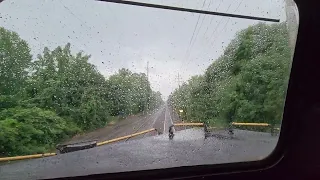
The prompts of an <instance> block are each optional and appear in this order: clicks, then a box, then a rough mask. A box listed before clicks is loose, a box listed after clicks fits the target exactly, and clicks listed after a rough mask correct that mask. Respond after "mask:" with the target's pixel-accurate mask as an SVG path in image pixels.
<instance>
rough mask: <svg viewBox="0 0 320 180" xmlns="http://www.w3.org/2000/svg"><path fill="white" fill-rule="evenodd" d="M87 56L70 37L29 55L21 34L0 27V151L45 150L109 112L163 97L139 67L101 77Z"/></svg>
mask: <svg viewBox="0 0 320 180" xmlns="http://www.w3.org/2000/svg"><path fill="white" fill-rule="evenodd" d="M89 59H90V55H86V54H85V53H84V52H78V53H76V54H73V53H72V52H71V44H70V43H68V44H66V45H65V46H58V47H57V48H55V49H53V50H50V49H49V48H47V47H45V48H44V50H43V53H41V54H39V55H38V56H37V57H35V58H34V57H33V56H32V55H31V49H30V47H29V45H28V43H27V42H26V41H25V40H23V39H21V38H20V37H19V35H18V34H17V33H15V32H12V31H9V30H6V29H4V28H2V27H0V64H1V65H0V156H14V155H25V154H33V153H43V152H47V151H49V150H52V149H53V148H54V146H55V145H56V144H57V143H59V142H61V141H63V140H65V139H66V138H68V137H71V136H73V135H75V134H77V133H80V132H83V131H88V130H94V129H96V128H99V127H103V126H105V125H106V124H107V123H108V122H109V121H110V120H111V119H112V118H111V117H112V116H121V117H126V116H128V115H131V114H137V113H140V112H147V111H151V110H153V109H155V108H157V107H159V106H160V105H161V104H162V103H163V101H162V99H161V94H160V92H154V91H152V89H151V87H150V82H149V81H148V78H147V77H146V75H145V74H144V73H134V72H131V71H130V70H128V69H120V70H119V71H118V72H117V73H115V74H113V75H112V76H110V77H109V78H108V79H106V78H105V77H104V76H103V75H102V74H101V73H100V72H99V71H98V70H97V68H96V67H95V66H94V65H92V64H90V63H89Z"/></svg>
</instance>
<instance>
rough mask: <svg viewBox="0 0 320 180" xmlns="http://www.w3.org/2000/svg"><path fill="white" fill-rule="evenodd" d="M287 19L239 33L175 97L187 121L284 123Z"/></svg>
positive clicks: (288, 53) (175, 93) (288, 58)
mask: <svg viewBox="0 0 320 180" xmlns="http://www.w3.org/2000/svg"><path fill="white" fill-rule="evenodd" d="M288 39H289V37H288V33H287V27H286V24H285V23H281V24H272V25H267V24H263V23H259V24H257V25H254V26H250V27H248V28H246V29H244V30H242V31H240V32H238V33H237V35H236V37H235V38H234V39H233V40H232V41H231V42H230V44H229V45H228V46H227V47H226V48H225V50H224V53H223V54H222V55H221V56H220V57H219V58H218V59H216V60H215V61H214V62H213V63H212V64H211V65H210V66H209V67H208V68H207V69H206V71H205V73H204V74H203V75H197V76H193V77H191V78H190V79H189V80H188V81H187V82H186V83H184V84H183V85H182V86H181V87H180V88H177V89H176V90H175V91H174V92H173V93H172V94H171V95H170V97H169V102H170V103H171V104H172V105H173V107H174V108H175V109H176V110H178V109H183V110H184V111H183V113H182V114H180V115H181V118H182V119H183V120H186V121H194V122H197V121H199V122H206V123H208V124H210V125H212V126H221V127H225V126H227V125H228V124H229V123H230V122H255V123H269V124H271V125H272V126H275V125H278V124H280V122H281V119H282V112H283V107H284V101H285V95H286V88H287V83H288V79H289V72H290V64H291V55H290V52H291V49H290V48H289V44H288Z"/></svg>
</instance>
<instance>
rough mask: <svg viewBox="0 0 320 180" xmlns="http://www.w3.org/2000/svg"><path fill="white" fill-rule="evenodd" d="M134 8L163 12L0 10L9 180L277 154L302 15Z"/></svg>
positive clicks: (257, 5)
mask: <svg viewBox="0 0 320 180" xmlns="http://www.w3.org/2000/svg"><path fill="white" fill-rule="evenodd" d="M135 2H140V3H141V2H142V3H150V4H158V5H163V6H158V7H157V8H155V7H144V6H143V5H142V4H139V3H136V4H135V5H132V4H131V5H130V4H119V3H112V2H101V1H92V0H82V1H77V0H46V1H44V0H28V1H18V0H7V1H3V2H2V3H1V4H0V39H1V40H0V63H1V65H0V172H1V174H2V175H1V176H2V177H3V178H5V179H6V178H8V179H25V178H30V179H37V178H52V177H63V176H75V175H77V176H78V175H86V174H92V173H95V174H97V173H110V172H122V171H133V170H143V169H157V168H168V167H177V166H191V165H199V164H219V163H229V162H239V161H252V160H258V159H263V158H264V157H266V156H267V155H269V154H270V153H271V151H272V150H273V149H274V147H275V146H276V143H277V141H278V135H279V131H280V128H281V121H282V113H283V108H284V102H285V96H286V89H287V84H288V80H289V73H290V66H291V59H292V49H293V48H294V44H295V36H296V27H297V23H298V13H297V9H296V6H295V4H294V3H293V2H292V1H290V0H286V1H284V0H268V1H266V0H245V1H244V0H201V1H194V0H174V1H170V2H169V1H165V2H163V1H160V0H150V1H135ZM136 5H139V6H136ZM159 7H160V8H159ZM168 7H178V8H175V9H174V10H172V9H170V8H168ZM197 10H203V11H206V13H207V14H201V12H200V11H197ZM188 11H189V12H188ZM208 12H219V13H220V14H219V13H218V14H217V13H208ZM221 13H222V14H221ZM230 14H232V15H231V16H230ZM221 15H222V16H221ZM53 169H54V172H53V171H52V170H53Z"/></svg>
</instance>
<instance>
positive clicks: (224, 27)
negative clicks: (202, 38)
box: [211, 0, 243, 45]
mask: <svg viewBox="0 0 320 180" xmlns="http://www.w3.org/2000/svg"><path fill="white" fill-rule="evenodd" d="M242 2H243V0H241V1H240V3H239V4H238V6H237V8H236V9H235V10H234V12H236V11H237V10H238V9H239V7H240V5H241V4H242ZM229 21H230V18H228V20H227V22H226V24H225V25H224V26H223V28H222V32H223V31H224V30H225V29H226V27H227V25H228V23H229ZM215 37H216V36H215ZM213 39H215V38H213ZM213 44H214V42H213V43H212V44H211V45H213Z"/></svg>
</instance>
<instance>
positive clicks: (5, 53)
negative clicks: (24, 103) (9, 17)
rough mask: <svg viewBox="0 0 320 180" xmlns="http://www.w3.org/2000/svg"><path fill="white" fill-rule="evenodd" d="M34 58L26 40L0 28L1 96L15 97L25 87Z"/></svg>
mask: <svg viewBox="0 0 320 180" xmlns="http://www.w3.org/2000/svg"><path fill="white" fill-rule="evenodd" d="M31 60H32V56H31V54H30V48H29V46H28V44H27V42H26V41H25V40H22V39H21V38H20V37H19V35H18V34H17V33H15V32H12V31H9V30H6V29H4V28H2V27H0V95H15V94H17V93H18V92H20V90H21V89H22V88H23V87H24V85H25V81H26V78H27V76H28V71H27V70H28V68H29V65H30V63H31Z"/></svg>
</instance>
